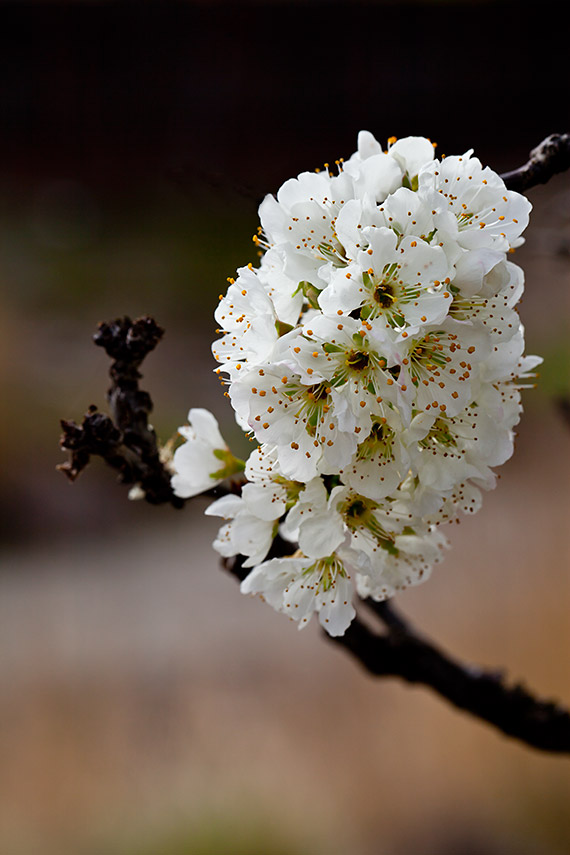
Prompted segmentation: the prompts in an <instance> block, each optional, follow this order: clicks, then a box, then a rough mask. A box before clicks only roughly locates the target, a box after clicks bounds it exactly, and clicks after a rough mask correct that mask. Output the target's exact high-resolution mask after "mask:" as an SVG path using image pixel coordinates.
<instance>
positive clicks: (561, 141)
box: [501, 134, 570, 193]
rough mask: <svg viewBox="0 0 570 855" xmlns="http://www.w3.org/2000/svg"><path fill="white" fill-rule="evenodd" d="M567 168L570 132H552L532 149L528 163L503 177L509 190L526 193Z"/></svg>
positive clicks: (569, 160) (569, 151) (569, 162)
mask: <svg viewBox="0 0 570 855" xmlns="http://www.w3.org/2000/svg"><path fill="white" fill-rule="evenodd" d="M567 169H570V134H551V135H550V136H549V137H546V139H544V140H543V141H542V142H541V143H539V145H537V146H536V148H533V149H532V151H531V152H530V156H529V159H528V161H527V162H526V163H524V164H523V165H522V166H519V168H518V169H513V170H512V172H505V173H503V175H501V178H502V179H503V181H504V182H505V184H506V186H507V188H508V189H509V190H516V191H517V192H518V193H524V191H525V190H529V189H530V188H531V187H535V186H536V185H537V184H546V183H547V181H550V179H551V178H552V176H553V175H556V173H558V172H565V171H566V170H567Z"/></svg>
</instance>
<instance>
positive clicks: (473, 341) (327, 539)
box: [173, 131, 540, 635]
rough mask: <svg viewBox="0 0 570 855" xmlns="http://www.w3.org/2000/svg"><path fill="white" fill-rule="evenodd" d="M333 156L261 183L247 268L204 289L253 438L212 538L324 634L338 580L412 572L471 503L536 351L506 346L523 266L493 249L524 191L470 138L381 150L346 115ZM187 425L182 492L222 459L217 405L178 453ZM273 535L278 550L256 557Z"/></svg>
mask: <svg viewBox="0 0 570 855" xmlns="http://www.w3.org/2000/svg"><path fill="white" fill-rule="evenodd" d="M336 166H337V168H336V170H330V169H329V167H328V165H326V164H325V169H324V170H322V171H319V170H316V171H315V172H304V173H302V174H301V175H299V176H298V177H297V178H293V179H291V180H289V181H286V182H285V183H284V184H283V186H282V187H281V188H280V190H279V192H278V193H277V197H276V198H275V197H273V196H267V197H266V199H265V200H264V201H263V203H262V204H261V207H260V210H259V214H260V220H261V227H260V229H259V234H258V235H257V236H256V237H255V238H254V242H255V243H256V244H257V246H258V248H259V249H260V250H261V252H260V255H261V259H260V264H259V267H257V268H254V267H253V266H252V265H251V264H250V265H248V266H247V267H243V268H241V269H240V270H238V274H237V278H236V279H235V280H230V286H229V288H228V291H227V293H226V295H225V296H223V297H221V298H220V303H219V306H218V307H217V310H216V312H215V317H216V320H217V323H218V324H219V327H220V330H219V333H220V336H221V337H220V338H219V340H217V341H216V342H215V343H214V345H213V353H214V356H215V358H216V360H217V361H218V362H219V363H220V368H219V369H218V373H219V374H221V375H222V377H223V378H224V381H225V382H226V383H228V385H229V389H228V393H227V394H229V397H230V399H231V403H232V406H233V408H234V410H235V413H236V418H237V420H238V423H239V424H240V426H241V427H242V428H243V429H244V430H245V431H247V432H249V433H250V436H251V437H252V438H255V440H257V442H258V443H259V445H258V446H257V447H256V448H255V449H254V450H253V452H252V454H251V455H250V457H249V459H248V461H247V463H246V466H245V476H246V479H247V483H246V484H245V486H244V487H243V489H242V491H241V495H233V494H230V495H226V496H224V497H223V498H220V499H218V500H217V501H215V502H214V503H213V504H212V505H211V506H210V507H209V508H208V510H207V511H206V513H208V514H212V515H217V516H221V517H222V518H224V520H225V523H224V525H223V526H222V528H221V530H220V532H219V535H218V537H217V539H216V541H215V543H214V547H215V548H216V549H217V550H218V552H220V553H221V554H222V555H224V556H234V555H237V554H241V555H243V556H245V562H244V566H245V567H248V568H249V567H251V568H252V569H251V571H250V573H249V575H248V576H247V578H246V579H245V580H244V581H243V583H242V586H241V588H242V591H243V592H244V593H250V594H260V595H262V596H263V598H264V599H265V600H267V601H268V602H269V603H270V605H272V606H273V607H274V608H275V609H277V610H278V611H281V612H284V613H286V614H289V615H290V617H291V618H293V619H294V620H296V621H298V623H299V626H303V625H305V624H306V623H307V622H308V620H309V619H310V617H311V615H312V613H313V612H314V611H316V612H318V614H319V620H320V622H321V624H322V625H323V626H324V627H325V629H326V630H327V631H328V632H329V633H330V634H331V635H339V634H343V633H344V631H345V630H346V628H347V626H348V625H349V624H350V621H351V620H352V618H353V617H354V614H355V612H354V608H353V606H352V591H353V589H352V585H353V584H354V585H355V587H356V591H357V593H358V594H359V595H360V596H361V597H372V598H373V599H375V600H383V599H385V598H387V597H391V596H392V595H393V594H394V593H395V592H396V591H398V590H401V589H403V588H405V587H407V586H409V585H414V584H417V583H419V582H421V581H423V580H424V579H426V578H427V577H428V575H429V573H430V570H431V568H432V567H433V565H434V564H435V563H437V562H438V561H439V560H441V557H442V551H443V549H444V547H445V546H446V540H445V538H444V536H443V535H442V533H441V531H440V528H439V527H440V526H441V524H442V523H444V522H449V521H453V520H455V519H456V518H457V517H458V516H459V515H460V514H461V513H474V512H475V511H476V510H478V508H479V507H480V504H481V489H485V490H488V489H491V488H492V487H494V486H495V480H496V476H495V474H494V472H493V470H492V467H495V466H498V465H500V464H501V463H504V462H505V460H507V459H508V458H509V457H510V455H511V454H512V451H513V427H514V426H515V425H516V424H517V422H518V421H519V418H520V413H521V403H520V389H521V388H523V385H524V380H525V378H527V377H528V376H532V375H529V372H530V371H532V369H533V368H534V367H535V366H536V365H537V364H538V363H539V362H540V360H539V359H537V358H536V357H524V356H523V350H524V337H523V327H522V324H521V322H520V319H519V317H518V314H517V312H516V304H517V302H518V301H519V300H520V298H521V295H522V292H523V283H524V277H523V272H522V270H521V269H520V268H519V267H517V266H516V265H515V264H513V263H512V262H511V261H509V260H508V254H509V252H510V251H511V250H513V249H514V248H515V247H517V246H519V245H520V244H521V243H522V238H521V234H522V232H523V230H524V229H525V227H526V225H527V223H528V218H529V212H530V208H531V205H530V203H529V202H528V200H527V199H526V198H524V197H523V196H521V195H520V194H518V193H515V192H512V191H509V190H507V189H506V188H505V185H504V183H503V181H502V179H501V178H500V177H499V176H498V175H497V174H496V173H495V172H493V171H492V170H491V169H489V168H488V167H483V166H482V165H481V163H480V161H479V160H478V159H477V158H475V157H473V153H472V151H468V152H466V153H465V154H464V155H462V156H457V157H455V156H454V157H445V158H442V159H440V160H437V159H435V157H434V147H433V145H432V144H431V142H430V141H429V140H427V139H425V138H423V137H407V138H405V139H400V140H395V139H391V140H390V141H389V145H388V150H387V151H383V150H382V148H381V146H380V144H379V143H378V142H377V141H376V139H375V138H374V137H373V136H372V134H370V133H368V132H364V131H363V132H361V133H360V134H359V137H358V150H357V152H356V153H355V154H353V155H352V157H351V158H350V159H349V160H347V161H346V162H343V161H339V162H337V165H336ZM203 412H204V411H191V414H190V417H191V421H192V414H193V413H194V417H195V418H196V414H198V420H199V421H201V423H202V424H204V417H203V415H202V414H203ZM195 418H194V420H195ZM211 418H213V417H211ZM188 430H190V434H189V433H188ZM186 431H187V433H186V439H187V443H186V444H185V445H182V446H181V447H180V448H179V449H178V451H177V452H176V454H175V457H174V467H175V469H176V470H177V472H178V474H177V475H176V476H175V478H174V482H173V483H174V486H175V489H176V490H177V491H178V493H179V495H183V496H186V495H191V494H193V493H194V492H199V491H200V490H203V489H205V487H204V483H206V484H209V486H213V485H214V484H215V483H218V482H219V481H220V480H221V477H225V475H223V474H222V472H223V471H225V473H226V474H228V470H227V467H226V469H225V470H220V467H219V465H218V464H219V461H220V460H222V459H224V460H225V461H226V462H227V461H228V460H229V459H230V458H227V455H229V451H228V450H227V449H226V448H225V446H224V443H223V440H221V437H220V436H219V432H218V431H217V426H216V425H215V422H214V425H213V426H212V425H211V426H210V428H207V427H205V428H204V429H203V430H202V431H201V433H200V442H201V443H202V446H200V449H199V451H197V452H196V453H191V452H190V451H189V449H188V444H189V443H191V442H192V439H191V436H192V435H193V436H194V437H196V431H197V426H196V425H194V428H191V429H186ZM192 431H194V433H192ZM198 432H199V431H198ZM196 442H198V439H197V438H196V439H195V440H194V443H196ZM204 443H205V444H206V446H209V452H207V453H205V452H204V448H203V444H204ZM196 448H198V446H197V445H196ZM208 454H210V457H211V456H212V455H214V458H213V459H215V460H216V461H217V464H216V469H214V468H211V471H210V470H209V471H208V474H209V481H208V477H206V478H205V468H204V467H205V460H206V459H207V457H208ZM223 455H226V458H224V457H223ZM198 458H200V462H199V464H197V462H196V461H197V460H198ZM190 460H192V461H193V463H192V465H189V463H188V462H187V461H190ZM206 468H207V467H206ZM230 468H231V466H230ZM218 470H219V471H218ZM198 482H200V483H198ZM277 534H279V535H280V536H281V538H282V539H284V540H285V541H290V542H291V553H292V554H291V555H289V556H287V557H279V558H270V559H269V560H268V559H267V555H268V552H269V550H270V548H271V545H272V543H273V541H274V538H275V537H276V535H277ZM297 546H298V548H297Z"/></svg>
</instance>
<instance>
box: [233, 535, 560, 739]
mask: <svg viewBox="0 0 570 855" xmlns="http://www.w3.org/2000/svg"><path fill="white" fill-rule="evenodd" d="M293 549H294V547H293V546H292V545H291V544H290V543H288V542H287V541H284V540H282V539H281V538H276V539H275V541H274V543H273V546H272V549H271V552H270V554H269V556H268V557H271V558H276V557H282V556H284V555H290V554H291V552H292V550H293ZM243 560H244V558H243V556H239V555H238V556H237V557H236V558H234V559H226V560H225V561H224V566H225V568H226V569H227V570H228V571H229V572H230V573H231V574H232V575H233V576H235V577H236V578H237V579H238V581H241V580H242V579H244V578H245V577H246V576H247V574H248V573H249V569H244V568H243ZM362 602H364V604H365V605H366V606H367V608H368V609H369V610H370V611H371V612H372V613H374V615H375V616H376V617H377V618H378V619H379V620H380V621H381V622H382V624H383V625H384V626H385V628H386V630H387V631H386V632H384V633H377V632H374V631H373V630H372V629H370V628H369V627H368V626H367V625H366V624H365V623H364V622H363V621H362V619H361V618H360V617H358V616H357V617H356V618H355V619H354V620H353V622H352V623H351V624H350V626H349V627H348V629H347V630H346V632H345V634H344V635H342V636H338V637H331V636H329V635H327V634H326V633H324V632H323V635H324V636H325V637H326V638H327V640H328V641H330V642H331V643H332V644H338V645H340V646H341V647H344V648H345V650H348V651H349V653H350V654H351V655H352V656H353V657H354V658H355V659H356V660H357V661H358V662H360V664H361V665H362V666H363V667H364V668H365V669H366V670H367V671H368V672H369V673H370V674H373V675H374V676H375V677H399V678H400V679H401V680H404V681H405V682H407V683H416V684H418V685H423V686H427V687H428V688H430V689H433V691H434V692H436V693H437V694H438V695H440V696H441V697H442V698H445V699H446V700H447V701H449V702H450V703H451V704H453V705H454V706H455V707H457V708H458V709H461V710H464V711H465V712H468V713H470V714H471V715H472V716H474V717H475V718H479V719H481V721H485V722H487V723H488V724H491V725H493V726H494V727H496V728H497V729H498V730H500V731H501V732H502V733H504V734H505V735H507V736H511V737H513V738H514V739H518V740H519V741H520V742H524V743H525V744H526V745H530V746H532V747H533V748H538V749H540V750H542V751H552V752H556V753H559V754H565V753H570V713H569V712H568V710H566V709H564V708H563V707H561V706H559V705H558V704H556V703H554V702H552V701H544V700H541V699H539V698H536V697H534V696H533V695H532V694H531V693H530V692H529V691H528V690H527V689H525V688H524V686H522V685H520V684H515V685H512V686H510V685H508V684H507V682H506V680H505V677H504V675H503V673H502V672H500V671H496V670H495V671H493V670H488V669H483V668H480V667H478V666H473V665H464V664H462V663H460V662H458V661H456V660H455V659H452V658H451V657H450V656H448V655H447V654H446V653H444V652H443V651H441V650H439V649H438V648H437V647H435V645H433V644H432V643H431V642H429V641H427V639H425V638H422V637H421V636H420V635H418V634H417V633H415V632H414V630H413V629H412V628H411V627H410V625H409V623H408V622H407V621H406V620H405V619H404V618H403V617H402V616H401V615H400V614H399V613H398V612H397V611H396V609H395V608H394V606H393V605H392V603H391V602H383V603H377V602H374V600H364V601H362Z"/></svg>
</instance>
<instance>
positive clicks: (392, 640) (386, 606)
mask: <svg viewBox="0 0 570 855" xmlns="http://www.w3.org/2000/svg"><path fill="white" fill-rule="evenodd" d="M365 603H366V605H367V606H369V607H370V608H371V609H372V611H374V613H375V614H376V616H377V617H379V618H380V620H381V621H382V622H383V623H384V624H385V626H386V628H387V632H386V633H384V634H377V633H375V632H374V631H373V630H371V629H369V628H368V626H366V624H364V623H363V622H362V620H361V619H360V618H359V617H357V618H356V619H355V620H354V621H353V622H352V623H351V625H350V626H349V627H348V629H347V631H346V632H345V634H344V635H343V636H339V637H337V638H330V637H329V636H327V638H330V641H331V642H333V643H334V644H338V645H340V646H342V647H344V648H345V650H348V651H349V653H350V654H351V655H352V656H353V657H354V658H355V659H357V660H358V661H359V662H360V664H361V665H362V666H363V667H364V668H365V669H366V670H367V671H368V672H369V673H370V674H373V675H374V676H376V677H399V678H400V679H402V680H404V681H405V682H407V683H416V684H421V685H424V686H428V687H429V688H430V689H432V690H433V691H434V692H436V693H437V694H438V695H440V696H441V697H443V698H445V699H446V700H447V701H449V702H450V703H451V704H453V705H454V706H455V707H458V708H459V709H461V710H465V711H466V712H468V713H470V714H471V715H473V716H475V718H478V719H480V720H482V721H486V722H487V723H488V724H491V725H493V726H494V727H496V728H497V729H498V730H500V731H501V732H502V733H504V734H506V735H507V736H511V737H513V738H514V739H518V740H519V741H521V742H524V743H525V744H526V745H530V746H532V747H533V748H538V749H540V750H542V751H552V752H557V753H570V712H568V710H566V709H564V708H563V707H561V706H560V705H558V704H557V703H555V702H553V701H545V700H541V699H540V698H536V697H534V696H533V695H532V694H531V693H530V692H529V691H528V690H527V689H526V688H525V687H524V686H522V685H520V684H514V685H508V684H507V682H506V680H505V677H504V675H503V674H502V673H501V672H498V671H492V670H485V669H483V668H479V667H477V666H471V665H465V664H462V663H460V662H458V661H457V660H455V659H453V658H451V657H450V656H449V655H448V654H446V653H444V652H443V651H441V650H439V649H438V648H437V647H436V646H435V645H433V644H432V643H431V642H429V641H427V640H426V639H424V638H421V637H420V636H419V635H417V634H416V633H415V632H414V631H413V630H412V629H411V628H410V626H409V625H408V624H407V623H406V622H405V621H404V620H403V618H401V617H400V616H399V615H398V614H397V613H396V612H395V610H394V607H393V606H392V605H391V604H390V603H387V602H386V603H374V602H372V601H370V600H366V601H365ZM379 607H381V608H379Z"/></svg>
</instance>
